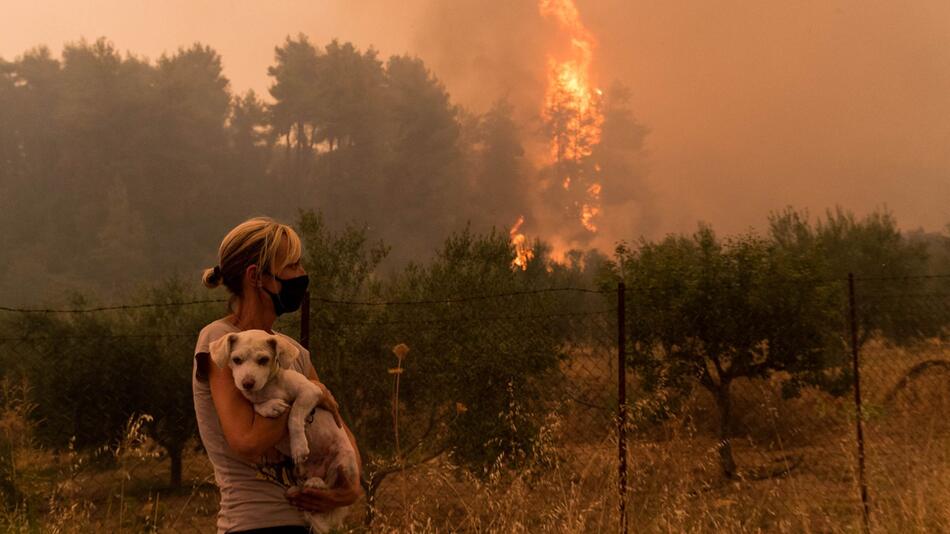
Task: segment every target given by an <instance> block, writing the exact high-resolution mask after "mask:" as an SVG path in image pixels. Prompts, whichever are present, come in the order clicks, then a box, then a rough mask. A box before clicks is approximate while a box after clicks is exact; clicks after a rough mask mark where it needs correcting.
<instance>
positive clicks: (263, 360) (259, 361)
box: [257, 358, 270, 365]
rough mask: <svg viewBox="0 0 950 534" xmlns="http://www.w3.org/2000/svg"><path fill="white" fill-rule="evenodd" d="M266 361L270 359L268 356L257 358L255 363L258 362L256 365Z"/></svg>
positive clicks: (265, 363)
mask: <svg viewBox="0 0 950 534" xmlns="http://www.w3.org/2000/svg"><path fill="white" fill-rule="evenodd" d="M268 361H270V358H258V359H257V364H258V365H267V362H268Z"/></svg>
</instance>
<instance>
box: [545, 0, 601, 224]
mask: <svg viewBox="0 0 950 534" xmlns="http://www.w3.org/2000/svg"><path fill="white" fill-rule="evenodd" d="M538 9H539V10H540V12H541V15H542V16H545V17H549V18H553V19H554V20H556V21H557V23H558V26H559V27H560V28H561V29H562V30H563V31H564V33H566V34H567V37H568V38H569V39H570V52H569V53H568V54H567V57H561V58H557V57H554V56H553V55H552V56H549V57H548V87H547V92H546V94H545V98H544V107H543V109H542V116H543V118H544V120H545V122H547V123H548V124H549V125H550V128H551V133H552V136H551V156H552V158H553V159H554V165H555V169H556V172H557V173H558V178H559V179H560V182H561V186H562V187H563V188H564V189H565V190H567V191H570V190H571V188H572V187H574V186H579V187H582V188H583V190H582V191H580V192H579V193H580V195H581V197H582V198H580V199H578V200H575V201H574V208H575V209H576V212H578V213H579V215H580V222H581V224H582V225H583V226H584V228H585V229H586V230H587V231H589V232H591V233H594V232H596V231H597V225H596V224H595V219H596V218H597V216H598V215H599V214H600V211H601V210H600V191H601V186H600V183H599V181H598V176H597V175H598V174H599V173H600V168H599V167H598V166H596V165H594V166H593V167H592V168H588V165H585V163H586V162H585V159H586V158H588V157H589V156H590V155H591V154H592V152H593V148H594V146H596V145H597V144H598V143H600V136H601V126H602V125H603V123H604V116H603V113H602V111H601V98H602V96H603V95H602V93H601V91H600V89H597V88H596V87H594V85H593V83H592V82H591V73H590V71H591V63H592V62H593V58H594V45H595V41H594V37H593V36H592V35H591V33H590V32H589V31H588V30H587V28H586V27H584V25H583V23H581V21H580V15H579V14H578V12H577V7H576V6H575V5H574V1H573V0H539V3H538Z"/></svg>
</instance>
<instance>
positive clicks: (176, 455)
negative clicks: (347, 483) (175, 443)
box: [168, 447, 184, 490]
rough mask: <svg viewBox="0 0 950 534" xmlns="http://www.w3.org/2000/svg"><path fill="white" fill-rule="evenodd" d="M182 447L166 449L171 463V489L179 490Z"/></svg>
mask: <svg viewBox="0 0 950 534" xmlns="http://www.w3.org/2000/svg"><path fill="white" fill-rule="evenodd" d="M183 448H184V447H174V448H171V449H168V457H169V458H170V459H171V462H172V471H171V489H173V490H177V489H181V451H182V449H183Z"/></svg>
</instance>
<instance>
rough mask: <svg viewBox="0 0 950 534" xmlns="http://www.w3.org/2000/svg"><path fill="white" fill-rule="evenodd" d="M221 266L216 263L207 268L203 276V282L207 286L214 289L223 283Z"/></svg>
mask: <svg viewBox="0 0 950 534" xmlns="http://www.w3.org/2000/svg"><path fill="white" fill-rule="evenodd" d="M221 278H222V277H221V267H219V266H217V265H215V266H214V267H212V268H210V269H205V271H204V274H203V275H202V276H201V282H202V283H203V284H204V285H205V287H208V288H211V289H214V288H216V287H218V286H219V285H221Z"/></svg>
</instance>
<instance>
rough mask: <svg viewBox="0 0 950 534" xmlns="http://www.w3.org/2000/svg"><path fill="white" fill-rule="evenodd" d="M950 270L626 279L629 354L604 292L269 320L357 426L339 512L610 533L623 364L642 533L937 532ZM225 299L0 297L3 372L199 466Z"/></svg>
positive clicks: (73, 428) (37, 396) (332, 310)
mask: <svg viewBox="0 0 950 534" xmlns="http://www.w3.org/2000/svg"><path fill="white" fill-rule="evenodd" d="M948 282H950V279H948V278H947V277H918V278H914V277H904V278H900V279H885V278H877V279H861V278H858V279H856V280H855V281H854V286H853V293H851V294H849V291H848V283H847V281H846V280H833V281H807V282H802V283H801V284H800V285H798V286H796V287H795V288H793V290H792V291H789V290H788V289H789V288H774V289H775V291H776V292H775V295H785V297H783V298H782V299H781V300H779V299H778V298H774V299H765V300H764V301H762V302H750V297H749V296H748V295H752V294H753V293H752V292H751V291H744V290H743V289H742V288H741V287H740V288H738V289H739V290H738V291H733V290H735V289H737V288H735V287H732V288H726V289H730V291H726V290H725V289H723V287H720V288H718V289H716V288H706V289H704V291H705V292H704V293H703V298H702V299H698V300H696V301H693V302H692V304H689V303H688V302H687V300H684V299H682V298H679V297H677V295H682V293H677V291H679V289H677V288H675V287H669V286H667V287H663V286H646V285H644V286H639V285H637V283H636V281H633V282H631V283H630V287H628V290H627V292H626V294H625V295H626V298H625V300H624V304H625V306H624V309H625V315H624V316H623V317H622V320H623V321H624V330H625V332H626V340H625V343H624V346H623V347H622V349H623V351H624V353H625V359H624V366H625V369H624V372H623V373H622V375H621V374H620V373H619V371H620V370H619V369H618V365H619V361H618V351H619V350H620V349H621V347H620V346H619V345H618V327H619V324H618V321H620V320H621V317H620V316H619V315H618V302H617V298H616V295H615V294H614V293H612V292H610V293H601V292H597V291H589V290H580V289H575V288H556V289H553V290H538V291H520V292H509V293H501V294H496V295H468V296H464V295H463V296H461V297H453V298H445V299H420V300H417V301H412V300H402V301H393V302H386V301H358V300H354V301H347V300H344V299H330V298H319V297H314V298H312V299H311V300H310V302H309V304H310V305H309V308H308V309H307V310H306V313H304V314H302V316H291V317H285V318H282V319H281V321H280V322H279V324H278V325H276V326H275V329H277V330H279V331H282V332H285V333H287V334H289V335H291V336H293V337H295V338H298V339H300V338H304V340H305V341H306V342H308V344H309V346H310V348H311V351H312V357H313V361H314V364H315V367H316V369H317V372H318V374H319V375H320V377H321V379H322V380H323V381H324V382H325V383H327V385H328V387H329V388H330V390H331V391H333V392H334V395H335V396H336V397H337V400H338V401H339V402H340V404H341V406H342V409H343V416H344V419H345V420H346V421H347V423H348V424H349V425H350V427H351V428H352V429H353V431H354V433H355V435H356V436H357V439H358V442H359V443H360V447H361V451H362V453H363V458H364V461H365V465H366V480H365V486H364V487H365V489H366V490H367V496H368V499H367V503H368V506H365V507H361V508H360V510H358V511H357V512H354V516H353V517H352V518H351V522H352V523H353V524H359V523H366V522H369V521H372V522H373V523H372V524H373V525H374V526H376V527H377V528H379V529H381V530H386V529H392V528H400V527H405V526H406V525H417V526H418V525H429V527H431V528H433V529H435V530H439V531H442V530H445V531H482V530H491V528H492V526H491V525H498V524H499V523H498V517H509V518H510V517H515V518H517V521H515V522H514V523H513V522H512V521H508V522H505V523H504V524H505V525H508V526H510V525H512V524H515V523H517V524H519V525H522V526H524V528H525V529H527V530H529V531H530V530H545V529H547V528H548V527H549V526H550V525H549V524H548V523H545V521H552V520H551V517H550V516H553V515H555V514H562V515H569V516H571V517H574V518H576V521H575V526H576V530H579V531H604V530H615V529H616V528H617V525H619V524H621V520H620V516H619V515H618V510H617V506H618V502H619V496H618V473H619V470H620V469H621V467H620V458H618V442H617V441H618V425H617V423H618V418H617V415H618V403H619V398H618V385H619V384H618V376H624V379H625V387H626V391H627V399H626V404H625V406H624V409H625V412H626V415H627V419H626V421H627V424H626V426H625V427H624V429H623V430H624V431H625V432H626V433H628V434H629V436H630V437H629V443H628V446H627V453H626V457H625V459H626V462H627V464H626V466H627V469H628V471H629V483H628V490H627V494H626V495H625V496H624V497H625V498H626V499H627V500H628V504H627V507H626V515H625V516H624V517H625V518H626V520H627V522H628V523H629V524H630V525H631V526H632V528H633V529H634V530H690V531H715V530H723V529H724V530H736V531H742V530H743V529H748V528H751V527H753V526H754V527H755V528H761V529H765V530H782V529H786V530H817V531H839V530H844V531H847V530H856V529H860V528H862V527H863V528H867V527H870V528H871V529H872V530H874V531H878V530H880V531H902V530H904V529H905V528H906V527H907V525H908V524H913V525H917V526H918V527H919V529H920V530H925V531H941V530H946V529H947V528H950V520H948V518H947V516H946V514H945V513H944V511H945V505H946V500H945V496H946V495H947V494H948V493H950V486H948V484H947V483H946V480H950V477H948V476H947V475H950V422H948V419H947V417H946V413H950V352H948V349H950V330H948V325H950V296H948V295H950V287H947V284H948ZM758 295H759V296H761V295H762V294H761V293H758ZM789 295H791V296H789ZM851 297H853V300H852V298H851ZM756 298H759V297H756ZM743 299H745V300H743ZM752 300H755V299H752ZM852 302H853V305H852ZM816 303H817V304H816ZM812 306H814V308H811V307H812ZM223 308H224V304H223V301H217V300H215V301H188V302H160V303H149V304H145V305H120V306H100V307H95V308H83V307H75V308H68V309H67V308H64V309H46V310H16V309H4V310H3V311H2V313H0V374H2V375H3V377H4V378H5V380H6V381H7V382H6V383H9V381H10V380H12V379H13V378H15V377H17V376H28V377H30V380H31V384H30V385H29V387H30V388H31V391H32V395H33V396H32V403H33V409H32V417H33V420H34V421H35V434H36V436H35V437H36V439H37V441H38V442H39V443H42V444H44V446H50V447H54V448H67V447H77V448H80V449H81V448H83V447H96V446H100V445H101V444H102V443H103V442H107V443H112V444H116V443H119V442H121V440H122V439H123V437H124V434H126V433H127V431H128V428H127V427H128V425H127V422H128V420H129V417H130V416H132V415H134V414H141V413H149V414H150V415H152V416H153V417H154V420H153V421H151V422H149V423H148V425H147V430H148V432H150V433H151V434H152V436H153V437H154V438H155V439H156V440H157V441H158V443H159V445H161V446H162V447H163V448H164V449H165V450H166V451H177V453H176V454H178V453H182V452H184V457H185V459H186V465H185V466H184V468H183V471H184V477H185V479H186V481H187V479H188V477H189V476H192V475H189V473H192V474H193V476H194V477H196V479H203V478H206V477H207V473H193V469H194V468H191V469H192V471H189V464H187V458H188V451H189V450H191V449H189V444H194V443H196V442H195V428H194V420H193V412H192V406H191V402H192V400H191V393H190V389H189V387H188V383H189V381H190V373H191V363H192V351H193V346H194V341H195V336H196V334H197V332H198V330H200V328H201V327H202V326H203V325H204V324H207V323H208V322H210V321H212V320H214V319H216V318H218V317H220V316H221V315H222V314H223V312H224V309H223ZM813 309H814V310H815V311H809V310H813ZM803 310H804V311H805V312H808V313H803ZM301 318H302V319H303V320H304V321H303V322H301ZM816 333H821V334H820V335H818V337H816V335H817V334H816ZM852 335H853V338H854V339H856V340H857V345H856V346H854V345H852ZM400 345H403V346H404V349H406V350H407V351H408V352H401V353H400V352H399V351H394V349H396V348H397V347H399V346H400ZM855 348H856V349H857V356H858V366H857V374H855V372H854V367H853V366H852V363H853V362H852V360H851V358H852V356H853V354H854V352H853V350H854V349H855ZM765 362H770V363H769V364H768V365H765ZM858 384H860V386H861V393H862V398H861V401H862V402H861V404H860V406H859V405H857V404H856V403H855V400H856V399H855V398H854V392H855V391H854V388H855V386H856V385H858ZM8 396H9V395H8V390H7V388H4V389H3V399H0V400H3V405H4V407H9V406H10V402H9V401H10V399H9V398H7V397H8ZM859 413H860V414H861V417H860V418H858V417H856V416H857V415H858V414H859ZM859 421H860V423H861V428H862V431H863V434H864V435H863V438H864V441H863V444H859V443H858V441H857V433H856V427H857V423H858V422H859ZM0 441H2V440H0ZM2 444H3V443H0V445H2ZM862 446H863V451H864V471H863V472H862V469H861V466H860V461H859V450H860V448H861V447H862ZM163 454H165V455H169V456H175V454H168V453H167V452H166V453H163ZM180 456H181V455H180V454H179V457H180ZM198 457H199V458H200V457H201V456H200V453H199V454H198ZM4 458H5V456H4V452H3V447H0V464H2V465H0V489H3V490H4V492H5V495H13V494H14V493H15V491H17V486H16V485H15V484H12V483H11V482H10V480H11V479H10V476H9V473H8V471H5V470H4V465H6V464H4V461H5V460H4ZM179 467H181V466H179ZM862 480H863V482H864V488H865V490H866V496H867V502H868V505H869V515H868V518H867V520H865V518H864V515H863V513H862V511H863V504H862V497H861V492H860V489H861V485H862ZM192 506H196V505H192ZM201 506H202V507H203V508H201V510H202V511H201V512H199V511H198V508H195V509H194V510H193V511H192V512H188V513H185V512H184V510H178V511H176V512H175V514H176V517H178V518H180V517H182V516H183V515H184V516H188V515H189V514H191V513H195V514H199V513H206V514H208V515H209V517H210V516H211V515H213V513H214V506H213V503H211V504H208V503H203V504H202V505H201ZM538 510H542V511H544V512H537V511H538ZM156 517H157V516H156ZM865 521H866V522H865ZM192 522H193V523H194V521H192ZM551 524H554V523H551ZM556 524H558V525H563V524H564V523H563V521H561V522H559V523H556ZM166 526H167V524H166ZM915 528H916V527H915Z"/></svg>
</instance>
